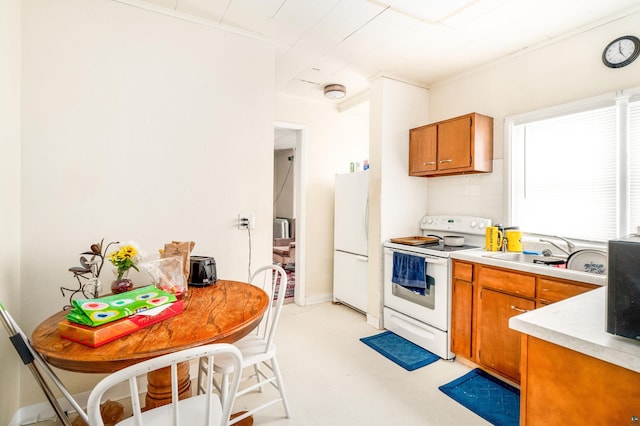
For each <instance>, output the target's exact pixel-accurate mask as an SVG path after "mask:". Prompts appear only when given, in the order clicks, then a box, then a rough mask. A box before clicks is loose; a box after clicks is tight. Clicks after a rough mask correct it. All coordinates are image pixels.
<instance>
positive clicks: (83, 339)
mask: <svg viewBox="0 0 640 426" xmlns="http://www.w3.org/2000/svg"><path fill="white" fill-rule="evenodd" d="M183 309H184V301H183V300H178V301H176V302H173V303H171V304H169V306H168V307H167V308H166V309H164V310H163V311H162V312H160V313H158V314H157V315H154V316H149V315H145V313H141V314H137V315H132V316H130V317H127V318H123V319H121V320H118V321H114V322H110V323H108V324H105V325H101V326H99V327H89V326H87V325H82V324H77V323H75V322H71V321H68V320H64V321H60V322H59V323H58V334H59V335H60V337H63V338H65V339H69V340H73V341H74V342H78V343H82V344H83V345H87V346H91V347H94V348H95V347H98V346H101V345H104V344H105V343H109V342H111V341H113V340H115V339H117V338H119V337H122V336H126V335H127V334H131V333H133V332H134V331H136V330H140V329H141V328H144V327H148V326H150V325H153V324H156V323H158V322H160V321H162V320H164V319H167V318H171V317H172V316H174V315H178V314H179V313H180V312H182V311H183ZM147 312H148V311H147Z"/></svg>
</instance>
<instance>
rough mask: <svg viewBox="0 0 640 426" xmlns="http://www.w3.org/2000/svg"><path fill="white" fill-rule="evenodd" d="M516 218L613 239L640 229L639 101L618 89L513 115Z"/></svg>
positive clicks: (569, 233)
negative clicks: (616, 91) (570, 102)
mask: <svg viewBox="0 0 640 426" xmlns="http://www.w3.org/2000/svg"><path fill="white" fill-rule="evenodd" d="M505 128H506V129H507V137H508V140H509V147H508V149H507V156H506V159H507V169H508V170H509V178H508V191H507V192H508V206H509V217H510V223H512V224H514V225H519V226H520V228H521V229H524V230H526V231H527V232H533V233H541V234H548V235H560V236H563V237H568V238H573V239H579V240H590V241H602V242H604V241H607V240H610V239H614V238H617V237H620V236H622V235H627V234H630V233H633V232H636V229H637V227H638V226H640V99H636V98H634V97H632V96H630V95H625V94H622V93H618V94H617V96H613V95H611V96H606V97H601V98H598V99H591V100H587V101H583V102H579V103H575V104H571V105H566V106H562V107H559V108H554V109H550V110H546V111H540V112H535V113H530V114H524V115H521V116H518V117H512V118H509V119H507V121H506V127H505Z"/></svg>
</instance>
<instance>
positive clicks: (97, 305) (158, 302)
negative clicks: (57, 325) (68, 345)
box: [65, 285, 176, 327]
mask: <svg viewBox="0 0 640 426" xmlns="http://www.w3.org/2000/svg"><path fill="white" fill-rule="evenodd" d="M175 301H176V296H175V295H174V294H171V293H168V292H166V291H163V290H160V289H159V288H156V287H155V286H153V285H149V286H146V287H141V288H138V289H135V290H131V291H127V292H125V293H120V294H114V295H111V296H105V297H99V298H97V299H82V300H73V301H72V304H73V308H72V309H71V311H70V312H69V313H68V314H67V315H66V316H65V318H67V319H68V320H69V321H71V322H75V323H78V324H84V325H88V326H90V327H97V326H99V325H102V324H106V323H109V322H111V321H115V320H119V319H121V318H126V317H128V316H131V315H135V314H137V313H140V312H143V311H146V310H147V309H151V308H155V307H156V306H162V305H165V304H167V303H171V302H175Z"/></svg>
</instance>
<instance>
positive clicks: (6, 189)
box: [0, 0, 22, 425]
mask: <svg viewBox="0 0 640 426" xmlns="http://www.w3.org/2000/svg"><path fill="white" fill-rule="evenodd" d="M0 63H2V66H0V147H1V148H0V150H1V154H0V205H1V206H2V208H0V235H2V241H1V242H0V303H2V304H3V305H4V307H5V308H6V309H7V310H8V311H9V312H10V313H11V314H12V316H13V317H14V319H16V321H18V320H20V309H19V307H20V0H6V1H2V2H0ZM0 328H2V329H3V328H4V327H0ZM6 337H7V336H6V334H5V332H4V329H3V330H2V331H0V359H1V360H2V362H1V363H0V383H2V390H0V424H3V425H6V424H8V423H9V419H11V416H12V414H13V413H14V412H15V411H16V409H17V408H18V406H19V400H18V396H19V392H17V389H19V388H20V375H19V373H20V370H21V368H22V363H21V362H20V361H19V358H18V355H17V354H16V353H15V351H14V350H13V347H12V346H11V344H10V343H9V339H7V338H6Z"/></svg>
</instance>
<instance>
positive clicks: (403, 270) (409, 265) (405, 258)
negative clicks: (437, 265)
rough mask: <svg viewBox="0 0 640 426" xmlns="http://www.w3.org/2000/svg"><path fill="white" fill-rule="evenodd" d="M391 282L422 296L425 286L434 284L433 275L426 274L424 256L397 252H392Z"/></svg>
mask: <svg viewBox="0 0 640 426" xmlns="http://www.w3.org/2000/svg"><path fill="white" fill-rule="evenodd" d="M429 278H430V280H429ZM391 282H393V283H395V284H398V285H399V286H402V287H404V288H406V289H407V290H411V291H413V292H416V293H418V294H420V295H422V296H424V295H425V291H426V289H427V286H428V285H430V284H434V280H433V277H428V276H427V266H426V262H425V260H424V257H421V256H412V255H410V254H405V253H399V252H393V272H392V276H391Z"/></svg>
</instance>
